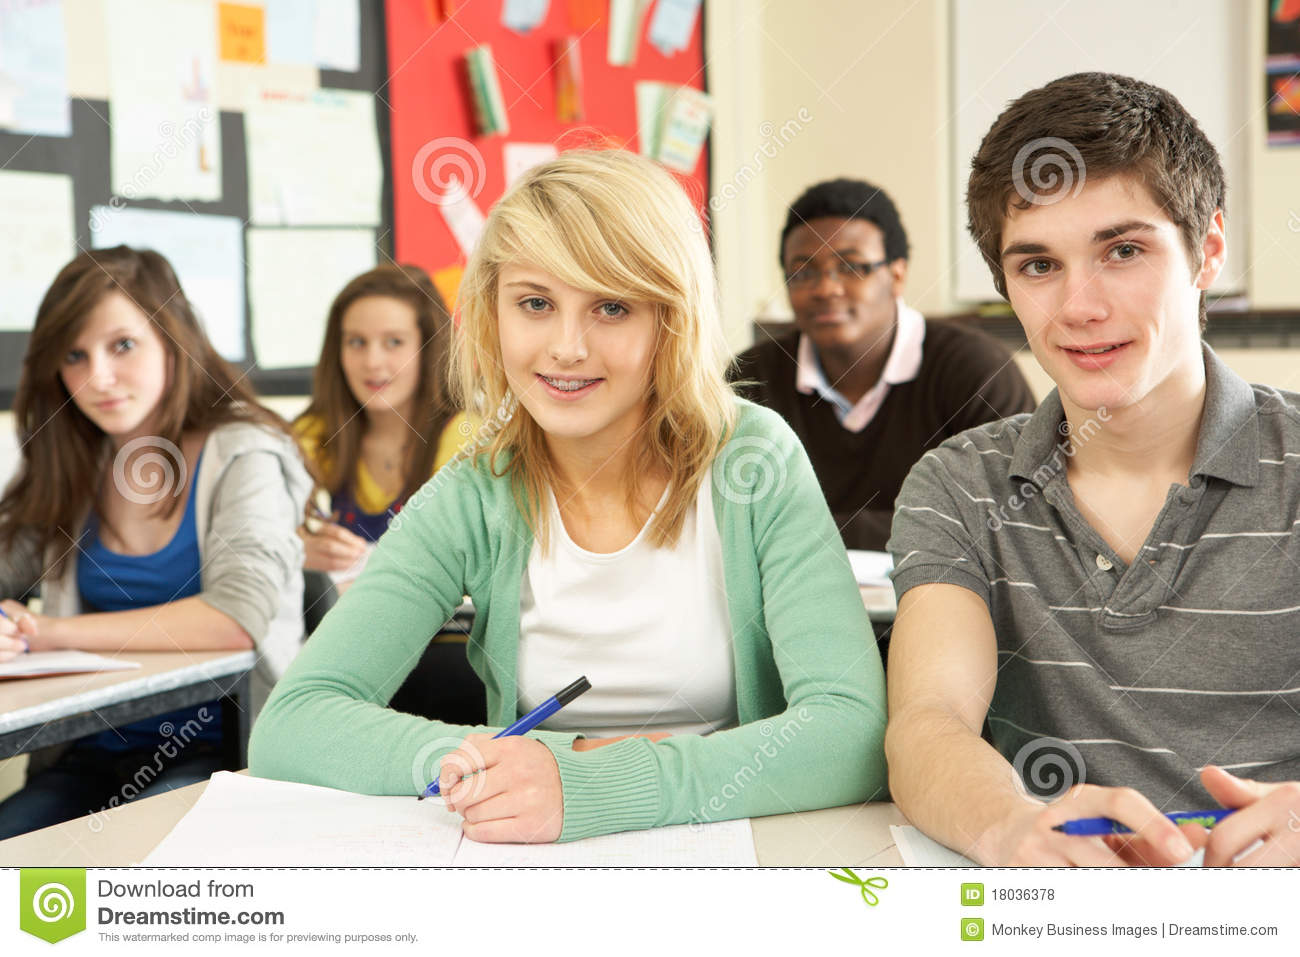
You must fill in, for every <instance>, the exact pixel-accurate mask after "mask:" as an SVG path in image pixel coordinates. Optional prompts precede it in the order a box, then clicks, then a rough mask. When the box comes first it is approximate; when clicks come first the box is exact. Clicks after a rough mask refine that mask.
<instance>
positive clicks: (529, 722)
mask: <svg viewBox="0 0 1300 957" xmlns="http://www.w3.org/2000/svg"><path fill="white" fill-rule="evenodd" d="M590 690H591V682H590V681H588V680H587V676H586V675H583V676H582V677H581V678H579V679H578V680H577V681H575V682H574V683H573V684H571V685H569V686H568V687H567V688H565V689H564V690H563V691H560V692H558V693H557V694H555V695H554V696H553V697H550V698H547V699H546V700H545V701H543V702H542V703H541V704H539V705H538V706H537V707H536V708H534V709H533V710H532V711H530V712H528V713H527V714H526V715H524V716H523V717H522V718H520V719H519V720H518V721H516V722H515V723H514V724H512V725H511V726H510V727H508V728H505V729H504V730H502V731H500V732H498V733H497V734H494V735H492V738H493V739H494V740H495V739H496V738H508V737H510V736H512V735H516V734H527V733H528V732H529V731H531V730H533V728H535V727H537V726H538V725H539V724H541V723H542V722H543V721H545V720H546V719H547V718H549V717H550V716H551V715H553V714H555V712H557V711H559V710H560V709H561V708H563V707H564V706H565V705H566V704H568V703H569V702H570V701H572V700H573V699H574V698H576V697H578V695H580V694H582V693H583V692H584V691H590ZM437 794H438V781H437V779H436V778H435V779H434V781H433V783H432V784H430V785H429V786H428V787H427V788H425V789H424V793H423V794H421V795H420V797H419V800H421V801H423V800H424V799H425V798H427V797H434V796H435V795H437Z"/></svg>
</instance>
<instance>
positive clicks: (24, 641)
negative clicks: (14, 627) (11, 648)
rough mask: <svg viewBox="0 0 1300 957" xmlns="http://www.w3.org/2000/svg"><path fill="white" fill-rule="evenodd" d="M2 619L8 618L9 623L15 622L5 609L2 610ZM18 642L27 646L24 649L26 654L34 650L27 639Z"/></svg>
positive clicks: (20, 639)
mask: <svg viewBox="0 0 1300 957" xmlns="http://www.w3.org/2000/svg"><path fill="white" fill-rule="evenodd" d="M0 618H6V619H8V620H9V621H13V619H12V618H9V614H8V612H6V611H5V610H4V609H3V608H0ZM18 640H19V641H21V642H22V643H23V644H24V645H27V647H26V648H24V649H23V653H24V654H26V653H27V652H29V651H31V650H32V646H31V645H30V644H28V642H27V639H26V638H19V639H18Z"/></svg>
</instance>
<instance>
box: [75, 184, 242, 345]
mask: <svg viewBox="0 0 1300 957" xmlns="http://www.w3.org/2000/svg"><path fill="white" fill-rule="evenodd" d="M90 237H91V243H92V244H93V245H94V246H95V248H96V249H103V248H105V247H108V246H116V245H118V244H119V243H125V244H126V245H128V246H134V247H136V248H137V249H152V250H154V251H155V252H158V253H161V254H162V255H164V256H166V257H167V260H168V262H170V263H171V264H172V268H173V269H174V270H175V271H176V277H177V278H178V279H179V280H180V282H181V288H182V289H183V290H184V291H185V298H187V299H188V300H189V301H190V304H191V305H193V306H194V311H195V312H196V313H197V314H198V317H199V321H200V322H201V323H202V324H203V329H204V331H205V332H207V334H208V338H209V339H210V340H211V341H212V344H213V345H214V346H215V347H216V349H217V351H218V352H219V353H221V355H222V356H223V357H224V358H226V359H229V360H230V361H231V362H241V361H243V359H244V358H245V356H246V355H247V349H246V347H245V345H244V226H243V223H242V222H240V221H239V220H238V219H237V218H235V217H234V216H206V215H196V214H193V213H172V212H163V211H160V210H154V209H113V208H111V207H108V206H93V207H91V210H90Z"/></svg>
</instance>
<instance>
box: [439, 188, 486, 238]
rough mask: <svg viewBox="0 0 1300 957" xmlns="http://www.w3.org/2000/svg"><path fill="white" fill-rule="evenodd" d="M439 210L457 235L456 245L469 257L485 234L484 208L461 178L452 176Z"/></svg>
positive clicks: (453, 234) (449, 227) (454, 234)
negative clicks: (479, 205) (480, 207)
mask: <svg viewBox="0 0 1300 957" xmlns="http://www.w3.org/2000/svg"><path fill="white" fill-rule="evenodd" d="M438 211H439V212H440V213H442V218H443V220H444V221H445V222H446V223H447V228H448V229H450V230H451V234H452V236H453V237H455V239H456V245H457V246H459V247H460V251H461V252H462V253H464V254H465V256H466V257H468V256H469V254H470V253H472V252H473V251H474V247H475V246H477V245H478V240H479V237H480V236H482V235H483V227H484V226H485V225H487V217H486V216H484V215H483V210H481V209H479V207H478V203H476V202H474V197H473V196H471V195H470V192H469V190H467V189H466V188H465V187H464V186H463V185H462V184H461V182H460V181H459V180H457V179H455V178H452V179H451V181H450V185H449V186H448V188H447V190H446V192H444V193H443V196H442V201H441V202H440V203H438Z"/></svg>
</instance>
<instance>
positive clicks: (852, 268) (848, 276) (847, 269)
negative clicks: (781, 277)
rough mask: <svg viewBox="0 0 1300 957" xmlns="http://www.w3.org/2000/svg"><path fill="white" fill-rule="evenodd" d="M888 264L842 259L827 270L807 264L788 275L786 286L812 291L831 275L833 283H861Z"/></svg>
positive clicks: (886, 262)
mask: <svg viewBox="0 0 1300 957" xmlns="http://www.w3.org/2000/svg"><path fill="white" fill-rule="evenodd" d="M888 264H889V260H888V259H882V260H880V261H879V262H874V263H859V262H850V261H848V260H845V259H840V260H838V261H836V262H833V263H831V264H830V265H829V266H827V267H826V268H825V269H819V268H817V267H816V266H814V265H813V264H812V263H807V264H805V265H803V266H800V267H799V268H798V269H796V270H795V271H794V272H789V273H786V275H785V284H786V285H787V286H789V287H790V288H791V289H811V288H812V287H813V286H815V285H817V283H818V282H820V281H821V278H822V276H823V275H825V274H829V275H830V277H831V280H832V281H838V282H840V283H844V284H847V283H853V282H861V281H862V280H864V279H866V278H867V277H868V276H870V275H871V274H872V273H873V272H875V271H876V270H877V269H879V268H880V267H881V266H886V265H888Z"/></svg>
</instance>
